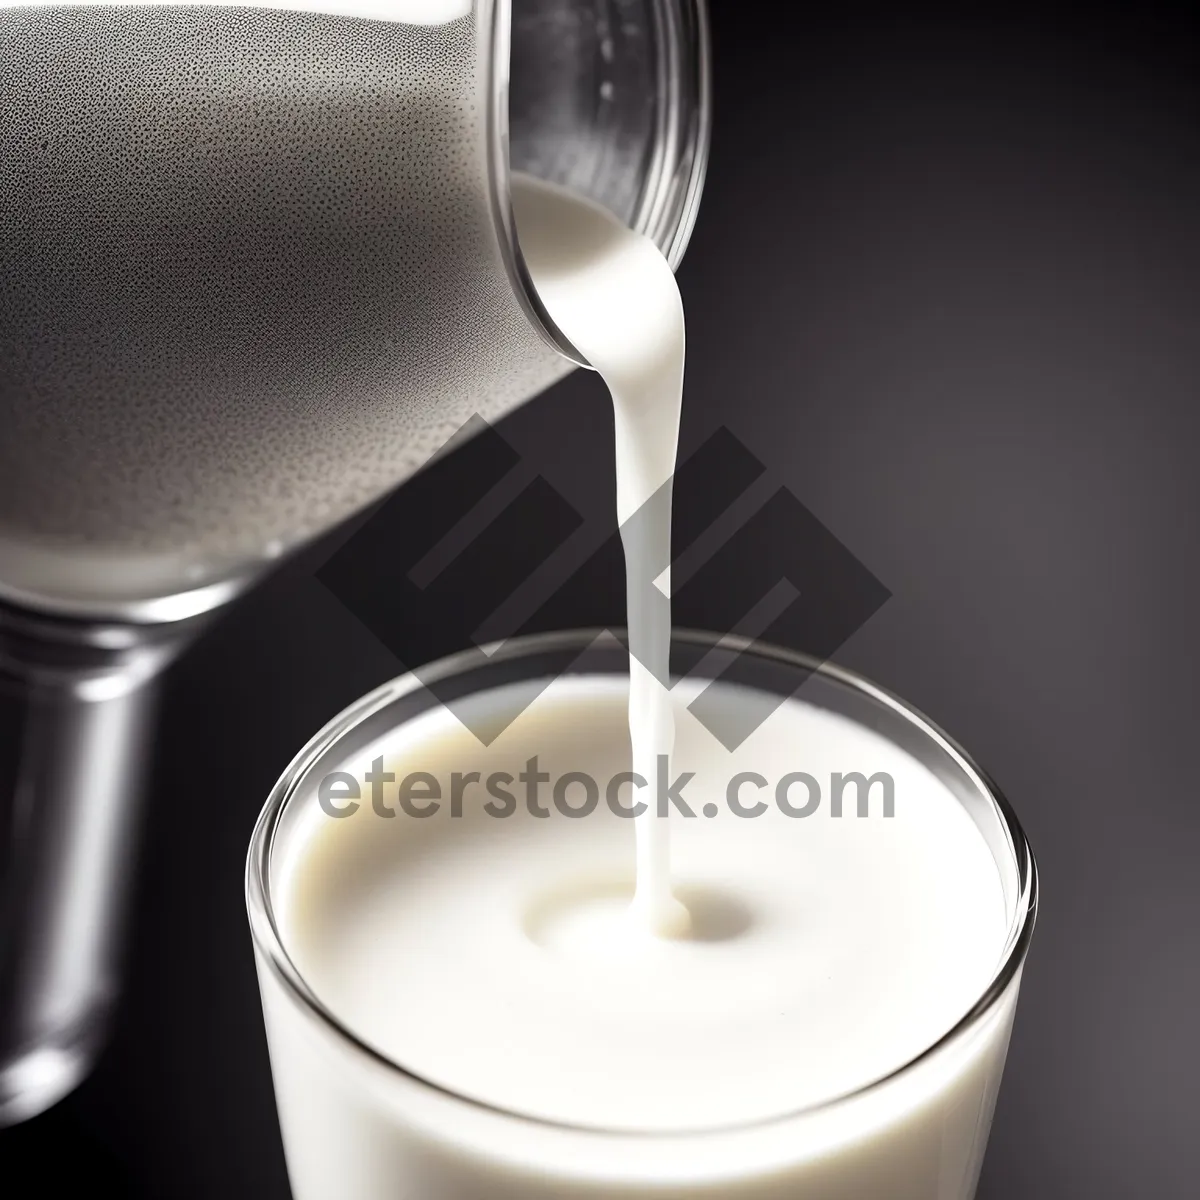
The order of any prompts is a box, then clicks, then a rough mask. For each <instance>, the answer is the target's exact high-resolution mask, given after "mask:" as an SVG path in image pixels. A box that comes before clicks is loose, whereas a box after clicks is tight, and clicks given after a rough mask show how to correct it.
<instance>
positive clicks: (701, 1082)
mask: <svg viewBox="0 0 1200 1200" xmlns="http://www.w3.org/2000/svg"><path fill="white" fill-rule="evenodd" d="M696 691H697V689H696V688H695V687H694V686H691V685H689V684H687V683H686V682H685V683H683V684H681V685H680V686H679V687H678V688H677V690H676V692H675V693H673V695H672V704H673V707H674V715H675V718H676V728H677V733H676V745H675V755H674V760H675V768H676V769H677V770H687V771H691V772H695V776H696V777H695V779H694V780H692V781H691V782H690V783H689V784H688V785H687V786H686V788H685V789H684V792H683V794H684V796H685V798H686V799H687V800H688V802H689V805H690V806H691V808H692V809H693V811H694V812H695V814H696V815H695V816H694V817H692V818H687V817H683V816H682V815H679V814H677V815H676V816H675V817H673V818H672V820H671V822H670V824H671V835H672V838H673V842H674V845H673V878H674V881H675V886H676V889H677V891H678V893H679V895H680V896H681V897H682V898H683V899H684V901H685V903H688V904H689V907H690V908H691V909H692V911H693V927H692V930H691V934H690V935H689V936H687V937H682V938H678V937H677V938H663V937H655V936H653V935H651V934H649V933H646V932H645V931H643V930H641V928H640V926H634V927H631V925H630V923H629V920H628V913H627V907H628V904H629V901H630V898H631V896H632V894H633V880H632V867H633V860H634V845H633V843H634V832H635V831H634V829H633V825H634V822H633V821H631V820H630V819H627V818H624V817H619V816H617V815H614V814H613V813H612V812H611V811H610V810H609V809H608V808H607V807H606V806H605V804H604V802H603V795H604V790H605V785H606V783H607V781H609V780H611V779H612V777H613V776H614V775H615V774H616V773H617V772H620V771H626V770H628V769H629V766H630V762H631V747H630V740H629V732H628V724H627V703H628V686H627V684H626V683H625V682H624V681H622V680H613V679H611V678H610V679H604V678H599V677H594V678H584V679H578V678H569V679H565V680H563V681H560V682H558V683H556V684H554V685H552V686H551V687H550V688H549V689H548V690H547V691H546V692H545V693H544V694H543V695H542V697H541V698H540V699H539V700H538V701H537V702H536V703H535V705H534V706H533V707H532V708H531V709H529V710H528V711H527V712H526V713H524V714H523V715H522V716H520V717H519V718H518V719H517V720H516V721H515V722H514V724H513V725H511V726H510V727H509V728H508V729H507V730H506V731H505V732H504V733H503V734H502V735H501V736H500V738H499V739H498V740H497V741H496V742H495V743H493V745H492V746H491V747H490V748H487V749H485V748H484V747H482V746H481V745H480V744H479V742H478V741H477V740H476V739H475V737H474V735H473V734H471V733H470V732H468V731H467V730H465V729H464V728H463V727H462V726H461V725H460V724H459V723H458V720H457V719H456V718H455V717H454V716H453V715H451V714H449V713H448V712H446V711H444V710H440V709H439V710H436V711H434V712H431V713H429V714H427V715H425V716H423V717H421V718H420V719H419V720H417V721H415V722H413V723H412V724H410V725H408V726H405V727H404V728H403V729H401V730H399V731H397V733H396V735H395V736H394V738H392V739H391V740H390V741H387V742H386V743H382V744H380V745H379V746H378V747H376V748H374V749H373V750H372V751H371V752H370V753H369V754H368V755H365V756H364V761H362V762H360V763H358V764H354V765H352V767H351V770H353V771H354V772H356V773H357V775H358V777H359V778H360V779H361V778H363V775H364V774H365V772H366V771H367V770H368V769H369V762H370V759H372V758H374V757H375V756H376V755H377V754H378V755H382V756H383V757H384V760H385V766H386V768H387V769H388V770H391V771H394V772H395V774H396V777H397V780H402V779H403V778H404V777H405V776H406V775H410V774H412V773H415V772H429V773H431V774H432V775H434V776H436V777H437V778H438V779H439V780H440V781H441V792H442V795H443V797H444V798H445V801H446V803H444V804H443V805H442V808H441V809H439V810H438V811H437V812H435V813H433V814H432V815H430V816H428V817H423V818H419V819H414V818H412V817H410V816H406V815H405V814H404V813H403V812H399V814H398V815H397V816H395V817H392V818H385V817H380V816H378V815H377V814H376V813H375V812H374V810H373V809H372V808H371V807H370V804H369V803H364V804H363V806H362V808H361V809H360V810H359V811H357V812H355V813H354V814H353V815H352V816H348V817H346V818H341V819H333V818H330V817H329V816H327V815H326V814H325V813H324V812H322V811H321V810H320V809H319V808H316V806H314V807H313V811H312V813H311V816H310V822H309V826H308V828H307V830H306V831H305V833H304V834H303V835H302V836H295V837H294V838H293V839H291V840H292V843H293V844H292V846H291V848H290V849H289V851H288V853H287V856H286V860H285V861H282V862H281V863H280V865H279V868H278V871H279V874H278V877H277V883H276V885H275V886H276V889H277V896H278V897H279V904H278V908H279V912H280V914H281V916H282V924H281V930H280V932H281V936H282V939H283V942H284V944H285V945H287V946H288V948H289V950H290V952H291V954H292V957H293V960H294V961H295V963H296V965H297V966H298V968H299V969H300V971H301V973H302V974H303V975H304V977H305V978H306V979H307V980H308V981H309V982H310V984H311V985H312V987H313V988H314V990H315V991H316V993H317V995H318V996H319V997H320V998H321V999H322V1000H324V1001H325V1002H326V1003H327V1004H328V1006H329V1007H330V1009H331V1010H332V1011H333V1012H335V1013H336V1014H338V1015H339V1017H340V1018H341V1019H342V1020H343V1021H344V1022H345V1023H346V1024H347V1025H348V1026H349V1027H350V1028H351V1029H353V1030H354V1031H356V1033H358V1034H359V1036H361V1037H362V1038H364V1039H365V1040H366V1041H367V1042H368V1043H369V1044H370V1045H372V1046H374V1047H376V1048H377V1049H379V1050H380V1051H381V1052H382V1053H383V1054H384V1055H386V1056H387V1057H388V1058H390V1059H391V1060H393V1061H395V1062H398V1063H400V1064H402V1065H403V1066H405V1067H406V1068H408V1069H409V1070H410V1071H413V1072H414V1073H416V1074H418V1075H420V1076H422V1077H424V1078H426V1079H429V1080H431V1081H433V1082H435V1083H437V1084H439V1085H441V1086H442V1087H445V1088H447V1089H449V1090H451V1091H454V1092H456V1093H459V1094H462V1095H465V1096H469V1097H471V1098H473V1099H476V1100H479V1101H483V1102H485V1103H488V1104H491V1105H494V1106H497V1107H500V1108H504V1109H508V1110H515V1111H517V1112H520V1113H524V1114H527V1115H532V1116H537V1117H542V1118H545V1119H548V1120H555V1121H560V1122H566V1123H569V1124H577V1125H589V1126H597V1127H601V1128H610V1129H612V1128H615V1129H630V1128H632V1129H638V1130H670V1129H697V1128H705V1127H713V1126H728V1125H736V1124H740V1123H744V1122H750V1121H755V1120H761V1119H764V1118H769V1117H774V1116H779V1115H782V1114H785V1113H788V1112H792V1111H795V1110H798V1109H801V1108H804V1107H807V1106H810V1105H813V1104H816V1103H819V1102H821V1101H825V1100H829V1099H832V1098H833V1097H835V1096H839V1095H842V1094H845V1093H847V1092H851V1091H854V1090H856V1089H857V1088H860V1087H862V1086H864V1085H865V1084H867V1083H870V1082H871V1081H873V1080H875V1079H878V1078H880V1077H881V1076H883V1075H886V1074H888V1073H890V1072H891V1071H893V1070H895V1069H896V1068H898V1067H900V1066H902V1065H903V1064H904V1063H905V1062H907V1061H908V1060H909V1059H911V1058H912V1057H915V1056H916V1055H917V1054H919V1053H920V1052H921V1051H923V1050H924V1049H926V1048H927V1047H928V1046H930V1045H932V1044H933V1043H934V1042H935V1041H937V1040H938V1039H939V1038H940V1037H941V1036H942V1035H943V1034H944V1033H945V1032H947V1031H948V1030H949V1029H950V1028H951V1027H952V1026H953V1025H954V1024H955V1023H956V1022H957V1021H958V1020H959V1019H960V1018H961V1017H962V1016H963V1015H964V1014H965V1013H966V1012H967V1010H968V1009H969V1008H970V1007H971V1006H972V1004H973V1003H974V1002H975V1000H976V999H977V998H978V996H979V995H980V994H982V992H983V991H984V990H985V989H986V986H987V984H988V982H989V980H990V979H991V977H992V975H993V974H994V972H995V971H996V969H997V967H998V965H999V958H1000V954H1001V950H1002V948H1003V946H1004V942H1005V933H1006V927H1007V921H1006V915H1005V907H1004V902H1003V896H1002V892H1001V885H1000V878H999V875H998V872H997V869H996V866H995V864H994V862H993V861H992V858H991V855H990V853H989V851H988V848H987V846H986V844H985V842H984V840H983V838H982V836H981V835H980V834H979V832H978V831H977V829H976V827H975V826H974V824H973V823H972V822H971V820H970V818H969V817H968V816H967V815H966V813H965V812H964V810H963V809H962V808H961V806H960V805H959V803H958V802H957V800H956V799H955V798H954V797H953V796H952V795H951V794H950V793H949V791H948V790H947V789H946V788H945V787H944V786H943V785H942V784H941V783H939V782H938V780H937V779H936V778H935V777H934V776H933V775H932V774H931V773H930V772H929V771H928V770H927V769H926V768H925V767H923V766H922V765H921V764H919V763H918V762H917V761H916V760H915V759H913V758H911V757H910V756H909V755H908V754H907V753H905V752H904V751H902V750H900V749H898V748H897V747H895V746H893V745H892V744H890V743H889V742H887V741H885V740H884V739H882V738H881V737H879V736H878V735H876V734H873V733H871V732H870V731H868V730H866V729H863V728H861V727H858V726H856V725H854V724H852V723H851V722H849V721H848V720H846V719H845V718H841V717H839V716H836V715H834V714H830V713H827V712H822V711H820V710H817V709H814V708H812V707H810V706H808V705H806V704H804V703H803V702H801V701H798V700H794V701H789V702H787V703H785V704H784V705H783V706H782V707H781V708H780V709H778V710H777V711H776V713H775V714H774V715H773V716H772V717H771V718H770V719H769V720H768V721H767V723H766V724H765V725H763V726H762V727H761V728H760V729H759V730H758V731H757V732H756V733H755V734H754V735H752V736H751V738H749V739H748V740H747V741H746V742H745V743H744V744H743V745H742V746H741V747H740V748H739V749H738V751H737V752H735V753H733V754H731V753H729V752H728V751H726V750H725V749H724V748H723V747H722V746H721V745H720V743H719V742H718V741H717V739H716V738H714V737H713V735H712V734H711V733H709V732H708V730H707V729H706V728H704V727H703V726H702V725H700V723H699V722H698V721H697V720H696V719H695V718H694V717H692V716H691V714H690V713H689V712H688V711H687V708H686V703H687V702H688V701H689V700H690V699H691V698H693V697H694V696H695V694H696ZM525 694H526V693H520V692H518V693H516V695H518V696H520V695H525ZM745 699H746V697H745V695H744V693H739V690H738V689H736V688H732V687H727V688H726V689H725V690H724V691H723V692H722V703H724V704H729V705H737V704H740V703H744V702H745ZM518 702H519V701H518V700H516V699H515V698H514V694H513V693H509V695H508V698H507V700H506V697H505V693H504V692H503V690H500V691H497V692H494V693H491V694H484V695H482V696H480V697H478V698H477V700H476V701H475V703H476V704H478V705H480V706H489V707H491V706H499V707H501V708H502V707H503V706H504V705H505V704H506V703H508V704H510V705H512V704H515V703H518ZM534 755H537V756H538V765H539V767H540V769H541V770H543V771H545V772H547V773H549V774H550V775H551V776H552V778H553V779H558V778H561V777H562V776H564V775H566V774H567V773H568V772H586V773H588V774H589V775H590V776H591V777H592V778H594V779H595V780H597V781H598V784H599V787H600V795H601V802H600V804H599V805H598V806H597V808H596V809H595V811H593V812H591V813H589V814H588V815H587V816H584V817H568V816H564V815H563V814H562V813H561V812H560V811H559V810H558V809H557V808H556V807H555V805H554V803H553V798H552V785H551V784H549V783H548V784H544V785H542V786H541V788H540V795H541V803H542V805H543V806H544V807H545V808H546V809H547V810H548V811H549V814H550V815H549V816H546V817H538V816H534V815H532V814H531V813H530V812H529V810H528V809H527V808H526V806H525V802H524V801H525V789H524V787H523V785H522V784H520V783H519V782H518V783H514V784H512V787H511V789H510V790H511V791H513V792H514V793H515V794H516V797H517V799H518V801H519V803H518V804H517V806H516V810H515V811H514V812H513V813H512V815H511V816H507V817H494V816H490V815H488V813H487V811H486V810H485V809H484V807H483V806H484V804H485V803H488V802H492V803H495V798H494V797H493V796H491V795H489V793H488V792H487V791H486V790H485V785H486V780H487V778H488V776H489V774H491V773H493V772H506V773H508V774H509V775H510V776H511V777H512V778H513V779H516V777H517V776H518V775H519V773H520V772H521V771H522V770H523V769H524V767H525V764H526V762H527V761H528V760H529V759H530V758H531V757H532V756H534ZM455 771H458V772H463V773H467V772H471V771H478V772H480V775H481V781H480V783H479V784H478V785H473V786H470V787H468V788H467V790H466V792H465V793H464V795H463V797H462V816H461V817H454V816H452V815H451V812H450V806H449V798H450V795H451V782H452V781H451V774H452V772H455ZM740 771H753V772H756V773H758V774H759V775H761V776H763V777H765V778H766V779H767V780H769V781H770V785H771V786H770V787H769V788H767V789H759V788H756V787H754V786H750V785H746V786H745V787H744V789H743V793H744V794H743V796H742V799H743V802H744V804H745V805H746V806H747V807H753V806H754V805H755V804H756V803H758V802H760V801H762V800H765V801H767V808H766V811H764V812H763V813H762V814H761V815H759V816H755V817H744V816H737V815H735V814H734V813H733V812H732V811H731V810H730V809H729V807H728V806H727V803H726V788H727V784H728V781H729V780H730V779H732V778H733V777H734V776H735V775H736V774H737V773H738V772H740ZM796 771H806V772H808V773H809V774H810V775H812V776H813V778H815V779H817V780H819V781H822V785H823V788H824V790H825V793H826V794H825V796H824V798H823V802H822V804H821V805H820V807H819V808H818V809H817V810H816V811H815V812H814V813H813V814H812V815H811V816H808V817H804V818H797V817H793V816H787V815H785V814H784V813H783V812H782V811H781V810H780V809H779V808H778V807H777V805H776V803H775V800H774V798H773V797H774V791H773V788H774V786H775V785H776V783H777V781H778V780H780V779H782V778H783V777H784V776H786V775H787V774H788V773H789V772H796ZM835 771H840V772H843V773H848V772H851V771H861V772H862V773H864V774H865V775H866V776H868V777H869V776H871V775H872V774H874V773H875V772H877V771H883V772H887V773H888V774H890V775H891V777H892V779H893V780H894V815H893V816H892V817H885V816H884V815H883V807H882V795H881V790H880V789H879V788H878V787H877V788H876V790H875V792H874V795H873V796H872V798H871V802H870V807H869V812H868V815H867V816H865V817H861V816H859V815H857V814H858V809H857V802H856V799H855V796H856V793H855V791H854V789H853V788H851V789H850V790H849V792H848V793H847V796H848V799H847V801H846V803H845V805H844V808H843V815H842V816H841V817H834V816H832V815H831V812H832V808H831V804H830V794H829V784H830V780H831V777H832V774H833V772H835ZM397 787H398V784H397ZM368 794H369V793H368V789H367V788H366V787H365V786H364V788H363V795H364V798H365V797H366V796H367V795H368ZM642 794H643V795H644V794H645V793H642ZM396 796H397V791H396V788H390V789H387V790H386V791H385V802H386V803H387V804H388V805H390V806H391V807H393V808H395V807H396ZM621 799H622V800H623V801H624V802H628V801H629V800H631V799H632V795H631V794H630V789H624V790H622V792H621ZM806 799H807V792H806V790H805V788H804V787H802V786H798V785H797V786H795V787H793V788H792V802H793V805H794V806H795V807H800V806H802V805H803V804H804V803H805V801H806ZM584 801H585V792H584V786H583V785H582V784H575V785H572V786H571V787H570V788H569V790H568V793H567V802H568V803H569V804H570V805H582V804H583V803H584ZM706 804H715V805H716V806H717V810H718V811H717V815H716V816H712V817H709V816H705V815H704V811H703V810H704V805H706Z"/></svg>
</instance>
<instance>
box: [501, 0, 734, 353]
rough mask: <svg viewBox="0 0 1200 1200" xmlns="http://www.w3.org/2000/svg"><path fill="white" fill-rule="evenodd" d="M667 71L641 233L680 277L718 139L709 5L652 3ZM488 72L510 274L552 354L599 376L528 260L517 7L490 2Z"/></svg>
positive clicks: (639, 215)
mask: <svg viewBox="0 0 1200 1200" xmlns="http://www.w3.org/2000/svg"><path fill="white" fill-rule="evenodd" d="M650 10H651V13H652V16H653V20H654V23H655V34H656V40H657V44H658V70H659V72H660V74H661V76H662V77H663V78H664V86H663V95H664V96H665V98H666V102H665V103H664V104H661V105H660V106H659V113H658V128H657V134H656V138H655V145H654V148H653V151H652V154H651V160H650V163H649V165H648V168H647V171H646V178H645V181H644V184H643V187H642V195H641V199H640V201H639V203H638V207H637V211H636V214H635V216H634V219H633V221H632V228H633V229H634V230H635V231H636V232H638V233H644V234H645V235H646V236H647V237H649V238H650V239H651V240H652V241H653V242H654V243H655V244H656V245H657V246H658V248H659V249H660V250H661V251H662V253H663V255H664V256H665V257H666V259H667V262H668V263H669V264H670V267H671V270H673V271H674V270H677V269H678V267H679V264H680V262H681V261H682V260H683V255H684V252H685V251H686V250H687V246H688V242H689V241H690V240H691V235H692V230H693V228H694V227H695V224H696V217H697V214H698V212H699V207H700V196H701V193H702V192H703V190H704V179H705V175H706V174H707V171H708V152H709V143H710V141H711V133H712V54H711V39H710V33H709V22H708V11H707V7H706V4H705V0H650ZM478 28H479V33H480V41H481V44H482V45H483V47H484V58H485V61H484V63H483V64H482V65H483V70H484V72H485V78H487V79H488V82H489V86H488V87H487V97H488V100H487V109H486V121H487V136H486V142H487V169H488V182H489V187H488V190H489V202H490V205H491V209H492V219H493V222H494V225H495V228H496V233H497V241H498V243H499V247H500V255H501V258H502V259H503V261H504V267H505V270H506V272H507V273H508V277H509V280H510V282H511V284H512V288H513V292H514V294H515V295H516V297H517V301H518V303H519V304H520V305H521V308H522V309H523V310H524V312H525V315H526V317H527V318H528V320H529V322H530V324H531V325H533V327H534V329H536V330H537V332H538V333H539V334H540V335H541V337H542V339H543V340H544V341H545V342H546V343H547V345H549V346H550V348H551V349H553V350H555V351H556V352H557V353H559V354H561V355H562V356H563V357H565V358H567V359H569V360H570V361H571V362H573V363H574V364H575V365H576V366H578V367H585V368H587V369H588V370H591V369H592V366H591V363H589V362H588V360H587V357H586V355H584V354H583V353H582V352H581V351H580V350H579V349H578V348H577V347H576V346H575V345H574V343H573V342H572V341H571V339H570V338H568V337H567V336H566V334H565V333H563V331H562V330H561V329H560V328H559V327H558V325H557V324H556V323H555V321H554V319H553V317H551V315H550V313H549V312H548V311H547V309H546V306H545V305H544V304H543V303H542V299H541V297H540V296H539V295H538V292H537V288H536V287H535V286H534V282H533V279H532V277H531V275H530V273H529V268H528V266H527V264H526V262H525V257H524V255H523V254H522V252H521V245H520V238H519V237H518V235H517V227H516V220H515V218H514V216H513V210H512V195H511V180H512V173H511V167H510V158H509V127H508V95H509V62H510V56H511V46H512V3H511V0H480V3H479V9H478Z"/></svg>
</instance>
